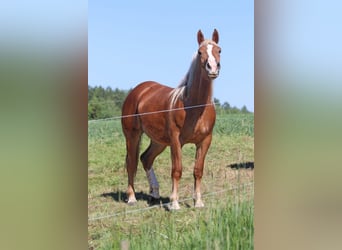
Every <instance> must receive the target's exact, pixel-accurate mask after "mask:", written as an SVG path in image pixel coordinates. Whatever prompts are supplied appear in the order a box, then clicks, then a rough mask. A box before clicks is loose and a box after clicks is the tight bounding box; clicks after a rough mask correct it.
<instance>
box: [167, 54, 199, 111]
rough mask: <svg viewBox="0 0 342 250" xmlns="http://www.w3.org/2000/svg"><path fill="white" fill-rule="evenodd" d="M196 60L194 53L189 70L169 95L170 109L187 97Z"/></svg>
mask: <svg viewBox="0 0 342 250" xmlns="http://www.w3.org/2000/svg"><path fill="white" fill-rule="evenodd" d="M197 59H198V53H197V52H196V53H195V54H194V56H193V58H192V61H191V64H190V68H189V70H188V72H187V73H186V74H185V76H184V78H183V79H182V80H181V81H180V83H179V85H178V86H177V87H176V88H174V89H173V90H172V91H171V93H170V99H171V101H170V107H171V108H173V107H174V105H175V103H176V101H177V100H178V99H183V100H184V99H185V98H186V97H187V95H188V90H189V89H190V88H191V85H192V82H193V77H194V71H195V69H196V63H197Z"/></svg>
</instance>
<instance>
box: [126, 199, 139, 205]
mask: <svg viewBox="0 0 342 250" xmlns="http://www.w3.org/2000/svg"><path fill="white" fill-rule="evenodd" d="M136 203H137V200H136V199H135V198H131V199H128V201H127V204H128V205H130V206H133V205H135V204H136Z"/></svg>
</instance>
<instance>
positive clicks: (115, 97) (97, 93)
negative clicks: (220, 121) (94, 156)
mask: <svg viewBox="0 0 342 250" xmlns="http://www.w3.org/2000/svg"><path fill="white" fill-rule="evenodd" d="M129 91H130V90H120V89H118V88H115V89H112V88H111V87H107V88H103V87H101V86H95V87H91V86H89V85H88V120H96V119H105V118H111V117H115V116H120V115H121V107H122V104H123V102H124V100H125V98H126V96H127V94H128V93H129ZM214 103H215V106H216V112H217V113H218V114H247V113H251V112H249V111H248V110H247V107H246V106H245V105H244V106H243V107H242V108H241V109H239V108H237V107H235V106H233V107H232V106H231V105H230V104H229V103H228V102H224V103H223V104H221V102H220V100H219V99H217V98H214Z"/></svg>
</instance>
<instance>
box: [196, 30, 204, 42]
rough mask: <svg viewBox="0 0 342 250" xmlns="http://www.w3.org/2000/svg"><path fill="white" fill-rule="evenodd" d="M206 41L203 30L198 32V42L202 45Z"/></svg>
mask: <svg viewBox="0 0 342 250" xmlns="http://www.w3.org/2000/svg"><path fill="white" fill-rule="evenodd" d="M203 41H204V36H203V33H202V31H201V30H199V31H198V32H197V42H198V45H200V44H201V43H202V42H203Z"/></svg>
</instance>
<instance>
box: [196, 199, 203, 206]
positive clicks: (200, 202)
mask: <svg viewBox="0 0 342 250" xmlns="http://www.w3.org/2000/svg"><path fill="white" fill-rule="evenodd" d="M201 207H204V204H203V202H202V201H201V200H197V201H196V202H195V208H201Z"/></svg>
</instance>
